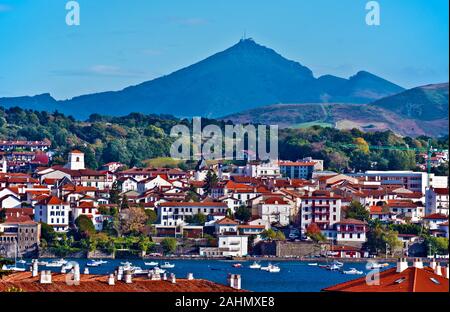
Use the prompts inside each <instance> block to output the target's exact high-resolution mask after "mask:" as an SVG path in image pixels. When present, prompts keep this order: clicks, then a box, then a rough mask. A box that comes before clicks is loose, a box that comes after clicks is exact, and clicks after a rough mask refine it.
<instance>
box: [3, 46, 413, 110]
mask: <svg viewBox="0 0 450 312" xmlns="http://www.w3.org/2000/svg"><path fill="white" fill-rule="evenodd" d="M403 90H404V89H403V88H402V87H400V86H398V85H396V84H394V83H391V82H389V81H387V80H385V79H382V78H380V77H377V76H375V75H373V74H371V73H369V72H366V71H360V72H358V73H356V74H355V75H354V76H352V77H350V78H349V79H344V78H340V77H335V76H332V75H325V76H322V77H319V78H315V77H314V76H313V73H312V71H311V70H310V69H309V68H307V67H305V66H303V65H301V64H300V63H298V62H294V61H291V60H288V59H286V58H284V57H282V56H281V55H279V54H278V53H276V52H275V51H274V50H272V49H270V48H267V47H264V46H261V45H259V44H257V43H256V42H254V41H253V40H251V39H245V40H241V41H239V42H238V43H237V44H235V45H234V46H232V47H230V48H228V49H226V50H225V51H222V52H219V53H217V54H214V55H212V56H211V57H209V58H207V59H205V60H203V61H200V62H198V63H196V64H194V65H191V66H188V67H186V68H183V69H181V70H178V71H176V72H174V73H172V74H170V75H167V76H163V77H160V78H157V79H154V80H151V81H147V82H144V83H141V84H139V85H136V86H130V87H127V88H125V89H123V90H121V91H111V92H102V93H95V94H89V95H82V96H79V97H74V98H72V99H70V100H65V101H56V100H54V99H53V98H52V97H51V96H50V95H49V94H42V95H39V96H34V97H18V98H0V105H2V106H5V107H11V106H21V107H24V108H32V109H39V110H47V111H53V110H55V109H57V110H58V111H61V112H63V113H66V114H70V115H73V116H75V117H77V118H81V119H85V118H87V117H88V116H89V115H90V114H92V113H99V114H107V115H115V116H118V115H124V114H127V113H130V112H142V113H157V114H172V115H176V116H186V117H188V116H205V117H219V116H225V115H228V114H231V113H237V112H240V111H244V110H248V109H252V108H256V107H260V106H264V105H271V104H277V103H326V102H340V103H357V104H367V103H370V102H373V101H374V100H378V99H381V98H383V97H386V96H390V95H394V94H397V93H399V92H401V91H403Z"/></svg>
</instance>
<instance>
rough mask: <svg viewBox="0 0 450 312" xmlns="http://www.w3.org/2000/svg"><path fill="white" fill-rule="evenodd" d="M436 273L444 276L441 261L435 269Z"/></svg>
mask: <svg viewBox="0 0 450 312" xmlns="http://www.w3.org/2000/svg"><path fill="white" fill-rule="evenodd" d="M434 273H435V274H436V275H439V276H442V268H441V264H440V263H439V262H438V263H437V265H436V268H435V269H434Z"/></svg>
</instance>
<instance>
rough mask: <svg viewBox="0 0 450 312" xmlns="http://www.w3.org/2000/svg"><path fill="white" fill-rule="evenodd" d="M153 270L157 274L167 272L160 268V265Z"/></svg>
mask: <svg viewBox="0 0 450 312" xmlns="http://www.w3.org/2000/svg"><path fill="white" fill-rule="evenodd" d="M152 271H153V273H155V274H164V273H165V272H166V270H163V269H160V268H159V267H154V268H153V270H152Z"/></svg>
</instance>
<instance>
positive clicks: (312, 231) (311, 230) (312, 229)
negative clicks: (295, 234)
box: [306, 223, 327, 243]
mask: <svg viewBox="0 0 450 312" xmlns="http://www.w3.org/2000/svg"><path fill="white" fill-rule="evenodd" d="M306 236H307V237H309V238H310V239H311V240H312V241H313V242H315V243H318V242H324V241H326V240H327V238H326V237H325V236H324V235H323V234H322V231H321V230H320V228H319V226H318V225H317V224H316V223H310V224H309V225H308V226H307V227H306Z"/></svg>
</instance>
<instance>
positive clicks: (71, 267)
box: [62, 263, 73, 271]
mask: <svg viewBox="0 0 450 312" xmlns="http://www.w3.org/2000/svg"><path fill="white" fill-rule="evenodd" d="M62 268H63V269H64V270H66V271H68V270H72V269H73V264H71V263H67V264H64V266H63V267H62Z"/></svg>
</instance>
